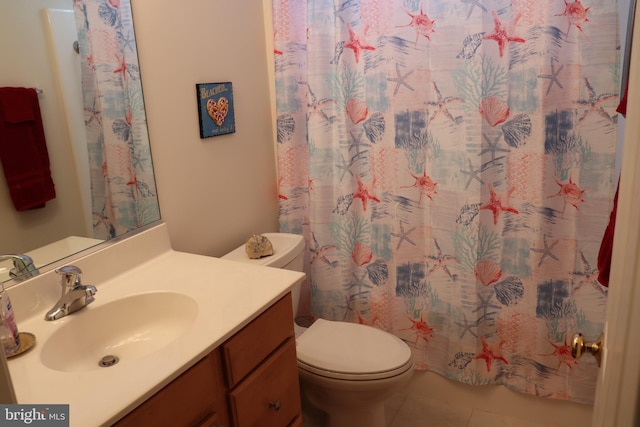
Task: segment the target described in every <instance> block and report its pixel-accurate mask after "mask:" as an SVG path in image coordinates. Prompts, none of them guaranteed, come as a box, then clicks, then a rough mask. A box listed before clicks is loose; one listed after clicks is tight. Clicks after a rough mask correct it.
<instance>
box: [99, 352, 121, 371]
mask: <svg viewBox="0 0 640 427" xmlns="http://www.w3.org/2000/svg"><path fill="white" fill-rule="evenodd" d="M119 361H120V359H118V356H114V355H112V354H109V355H107V356H105V357H103V358H102V359H100V361H99V362H98V365H100V366H102V367H103V368H108V367H109V366H113V365H115V364H116V363H118V362H119Z"/></svg>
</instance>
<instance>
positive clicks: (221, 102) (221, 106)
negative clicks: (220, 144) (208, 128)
mask: <svg viewBox="0 0 640 427" xmlns="http://www.w3.org/2000/svg"><path fill="white" fill-rule="evenodd" d="M228 112H229V101H228V100H227V98H225V97H224V96H221V97H220V98H219V99H218V102H216V101H215V100H214V99H210V100H208V101H207V113H209V116H210V117H211V118H212V119H213V121H214V122H215V123H216V125H218V126H222V124H223V123H224V119H226V118H227V113H228Z"/></svg>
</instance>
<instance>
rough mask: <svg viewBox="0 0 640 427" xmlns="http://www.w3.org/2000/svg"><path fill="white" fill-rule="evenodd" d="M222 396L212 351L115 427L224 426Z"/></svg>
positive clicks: (215, 353) (217, 361)
mask: <svg viewBox="0 0 640 427" xmlns="http://www.w3.org/2000/svg"><path fill="white" fill-rule="evenodd" d="M225 394H226V387H225V386H224V382H223V379H222V362H221V357H220V350H219V349H216V350H214V351H213V352H211V353H210V354H209V355H208V356H206V357H205V358H204V359H202V360H201V361H199V362H198V363H196V364H195V365H194V366H192V367H191V368H189V370H187V371H186V372H185V373H183V374H182V375H180V376H179V377H178V378H176V379H175V380H173V381H172V382H171V383H170V384H169V385H167V386H166V387H165V388H163V389H162V390H160V391H159V392H158V393H156V394H155V395H153V396H152V397H150V398H149V399H148V400H146V401H145V402H144V403H142V404H141V405H140V406H138V407H137V408H136V409H134V410H133V411H132V412H131V413H129V414H128V415H126V416H125V417H124V418H122V419H121V420H120V421H118V422H117V423H116V424H115V426H117V427H129V426H131V427H140V426H154V427H163V426H166V427H190V426H202V425H204V426H215V427H218V426H219V427H228V425H229V422H228V416H227V410H226V399H225Z"/></svg>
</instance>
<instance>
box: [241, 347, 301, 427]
mask: <svg viewBox="0 0 640 427" xmlns="http://www.w3.org/2000/svg"><path fill="white" fill-rule="evenodd" d="M229 398H230V406H231V414H232V418H233V421H234V423H233V425H234V426H236V427H286V426H288V425H289V424H290V423H291V422H292V421H293V420H294V419H295V418H296V417H297V416H299V415H300V413H301V407H300V394H299V383H298V366H297V360H296V345H295V339H294V338H289V339H288V340H287V341H286V343H285V344H284V345H282V347H280V348H279V349H278V350H277V351H276V352H275V353H274V354H272V355H271V356H270V357H269V358H268V359H267V360H266V361H265V362H264V363H263V364H262V365H260V367H259V368H258V369H256V371H255V372H253V373H252V374H251V375H250V376H249V377H247V378H246V379H245V380H244V381H242V382H241V383H240V384H239V385H238V387H236V388H235V390H233V391H232V392H231V393H229Z"/></svg>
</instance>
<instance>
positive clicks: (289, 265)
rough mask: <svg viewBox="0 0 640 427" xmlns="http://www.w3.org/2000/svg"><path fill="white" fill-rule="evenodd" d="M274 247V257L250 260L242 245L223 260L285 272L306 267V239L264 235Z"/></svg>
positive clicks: (291, 235) (278, 234)
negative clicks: (280, 269) (278, 269)
mask: <svg viewBox="0 0 640 427" xmlns="http://www.w3.org/2000/svg"><path fill="white" fill-rule="evenodd" d="M262 236H264V237H266V238H267V239H269V241H270V242H271V244H272V245H273V255H269V256H266V257H262V258H258V259H250V258H249V257H248V256H247V253H246V251H245V245H242V246H240V247H238V248H236V249H234V250H233V251H231V252H229V253H228V254H226V255H224V256H223V257H222V259H230V260H233V261H242V262H246V263H249V264H256V265H262V266H265V267H274V268H282V269H284V270H294V271H302V270H303V266H304V237H302V236H300V235H299V234H290V233H263V234H262Z"/></svg>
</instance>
